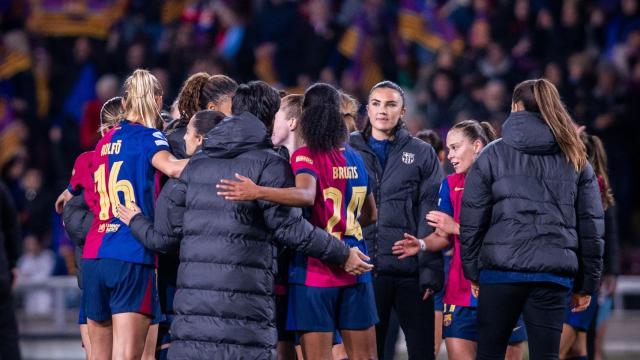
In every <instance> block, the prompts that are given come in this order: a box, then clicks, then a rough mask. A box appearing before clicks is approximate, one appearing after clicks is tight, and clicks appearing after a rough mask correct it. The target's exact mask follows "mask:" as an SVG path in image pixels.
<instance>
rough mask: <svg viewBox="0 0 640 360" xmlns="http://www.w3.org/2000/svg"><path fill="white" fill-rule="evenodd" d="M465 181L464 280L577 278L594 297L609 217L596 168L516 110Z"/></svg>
mask: <svg viewBox="0 0 640 360" xmlns="http://www.w3.org/2000/svg"><path fill="white" fill-rule="evenodd" d="M502 135H503V138H502V139H498V140H496V141H494V142H492V143H491V144H489V145H487V146H486V147H485V148H484V149H483V151H482V152H481V153H480V155H479V156H478V158H477V160H476V161H475V163H474V164H473V166H472V167H471V169H470V170H469V173H468V174H467V177H466V180H465V190H464V195H463V197H462V210H461V213H460V243H461V257H462V263H463V268H464V273H465V276H466V277H467V278H468V279H470V280H474V281H477V280H478V278H479V273H480V271H481V270H482V269H492V270H502V271H522V272H541V273H552V274H556V275H560V276H564V277H572V278H573V277H574V278H575V280H574V292H582V293H589V294H591V293H593V292H594V291H595V290H596V289H597V286H598V282H599V279H600V275H601V272H602V252H603V240H602V236H603V232H604V215H603V211H602V201H601V199H600V191H599V189H598V181H597V180H596V176H595V174H594V172H593V169H592V167H591V165H590V164H587V166H585V167H584V169H583V170H582V171H580V172H578V171H576V170H575V169H574V167H573V165H572V164H571V163H570V162H569V161H567V158H566V156H565V155H564V153H562V152H561V151H560V147H559V146H558V143H557V142H556V139H555V137H554V135H553V133H552V132H551V128H550V127H549V126H548V125H547V124H546V122H545V121H544V120H543V119H542V118H541V117H540V115H539V114H537V113H530V112H526V111H520V112H514V113H512V114H511V115H510V116H509V118H508V119H507V121H506V122H505V124H504V126H503V128H502Z"/></svg>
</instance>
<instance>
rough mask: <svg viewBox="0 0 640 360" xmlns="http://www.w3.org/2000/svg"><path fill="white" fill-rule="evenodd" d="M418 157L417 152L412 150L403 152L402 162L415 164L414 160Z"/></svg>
mask: <svg viewBox="0 0 640 360" xmlns="http://www.w3.org/2000/svg"><path fill="white" fill-rule="evenodd" d="M415 159H416V154H414V153H410V152H403V153H402V162H403V163H405V164H407V165H409V164H413V161H414V160H415Z"/></svg>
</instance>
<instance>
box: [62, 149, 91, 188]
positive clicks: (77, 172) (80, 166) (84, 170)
mask: <svg viewBox="0 0 640 360" xmlns="http://www.w3.org/2000/svg"><path fill="white" fill-rule="evenodd" d="M92 155H93V152H92V151H88V152H84V153H82V154H80V155H79V156H78V157H77V158H76V161H75V162H74V163H73V170H72V171H71V179H70V180H69V186H67V190H69V192H70V193H71V194H73V195H74V196H75V195H79V194H80V193H81V192H82V189H83V184H85V183H86V179H87V177H88V176H92V175H91V158H92Z"/></svg>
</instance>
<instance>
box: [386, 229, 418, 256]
mask: <svg viewBox="0 0 640 360" xmlns="http://www.w3.org/2000/svg"><path fill="white" fill-rule="evenodd" d="M418 252H420V240H418V239H417V238H416V237H415V236H413V235H411V234H407V233H405V234H404V239H402V240H399V241H396V242H395V244H393V246H392V247H391V253H393V255H396V256H397V257H398V259H404V258H406V257H409V256H413V255H416V254H417V253H418Z"/></svg>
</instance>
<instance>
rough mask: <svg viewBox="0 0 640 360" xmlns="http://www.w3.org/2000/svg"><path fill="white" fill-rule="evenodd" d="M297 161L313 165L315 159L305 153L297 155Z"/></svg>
mask: <svg viewBox="0 0 640 360" xmlns="http://www.w3.org/2000/svg"><path fill="white" fill-rule="evenodd" d="M296 162H306V163H307V164H311V165H313V160H311V158H310V157H308V156H304V155H298V156H296Z"/></svg>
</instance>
